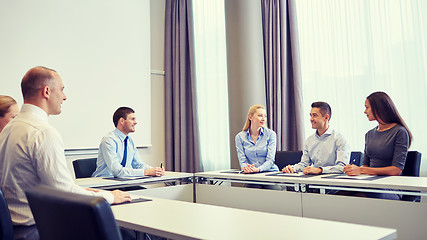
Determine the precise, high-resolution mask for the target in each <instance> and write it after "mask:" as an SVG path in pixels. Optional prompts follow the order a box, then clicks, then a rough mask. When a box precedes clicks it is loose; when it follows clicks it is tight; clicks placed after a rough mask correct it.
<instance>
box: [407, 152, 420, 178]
mask: <svg viewBox="0 0 427 240" xmlns="http://www.w3.org/2000/svg"><path fill="white" fill-rule="evenodd" d="M420 165H421V153H420V152H417V151H409V152H408V155H407V156H406V162H405V167H404V168H403V171H402V176H414V177H419V176H420Z"/></svg>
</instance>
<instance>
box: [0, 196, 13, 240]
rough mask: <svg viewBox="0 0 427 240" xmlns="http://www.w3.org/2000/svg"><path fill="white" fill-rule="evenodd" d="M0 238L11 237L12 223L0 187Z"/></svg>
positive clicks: (10, 238) (7, 238) (6, 238)
mask: <svg viewBox="0 0 427 240" xmlns="http://www.w3.org/2000/svg"><path fill="white" fill-rule="evenodd" d="M0 239H4V240H12V239H13V225H12V219H11V218H10V212H9V208H8V207H7V203H6V199H5V198H4V195H3V192H2V190H1V189H0Z"/></svg>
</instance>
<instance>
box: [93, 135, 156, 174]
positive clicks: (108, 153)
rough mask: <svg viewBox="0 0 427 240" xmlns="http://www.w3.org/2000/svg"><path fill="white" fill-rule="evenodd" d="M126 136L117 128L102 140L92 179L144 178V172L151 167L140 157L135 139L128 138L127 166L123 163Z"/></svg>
mask: <svg viewBox="0 0 427 240" xmlns="http://www.w3.org/2000/svg"><path fill="white" fill-rule="evenodd" d="M125 138H126V135H125V134H124V133H122V132H121V131H120V130H118V129H117V128H116V129H114V130H113V131H111V132H109V133H108V134H107V135H106V136H105V137H103V138H102V141H101V144H100V145H99V151H98V160H97V161H96V165H97V167H96V170H95V172H94V173H93V174H92V177H136V176H144V171H145V170H146V169H150V168H151V167H150V166H148V165H147V164H145V163H144V162H143V161H142V160H141V157H140V156H139V153H138V149H137V148H136V146H135V143H134V141H133V139H132V138H131V137H130V136H128V140H127V142H128V143H127V158H126V165H125V167H123V166H122V165H121V162H122V160H123V154H124V140H125Z"/></svg>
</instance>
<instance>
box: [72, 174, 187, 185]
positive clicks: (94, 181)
mask: <svg viewBox="0 0 427 240" xmlns="http://www.w3.org/2000/svg"><path fill="white" fill-rule="evenodd" d="M192 176H193V173H181V172H169V171H166V172H165V175H164V176H161V177H149V178H143V179H135V180H127V181H117V180H111V179H104V178H102V177H96V178H78V179H76V180H75V183H76V184H77V185H79V186H81V187H109V186H126V185H132V184H133V185H135V184H146V183H154V182H164V181H170V180H175V179H180V178H189V177H192Z"/></svg>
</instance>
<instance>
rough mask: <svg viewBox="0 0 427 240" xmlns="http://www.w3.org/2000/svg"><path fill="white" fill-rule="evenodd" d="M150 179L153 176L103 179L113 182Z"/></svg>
mask: <svg viewBox="0 0 427 240" xmlns="http://www.w3.org/2000/svg"><path fill="white" fill-rule="evenodd" d="M151 177H153V176H141V177H105V178H104V179H107V180H114V181H131V180H138V179H144V178H151Z"/></svg>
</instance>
